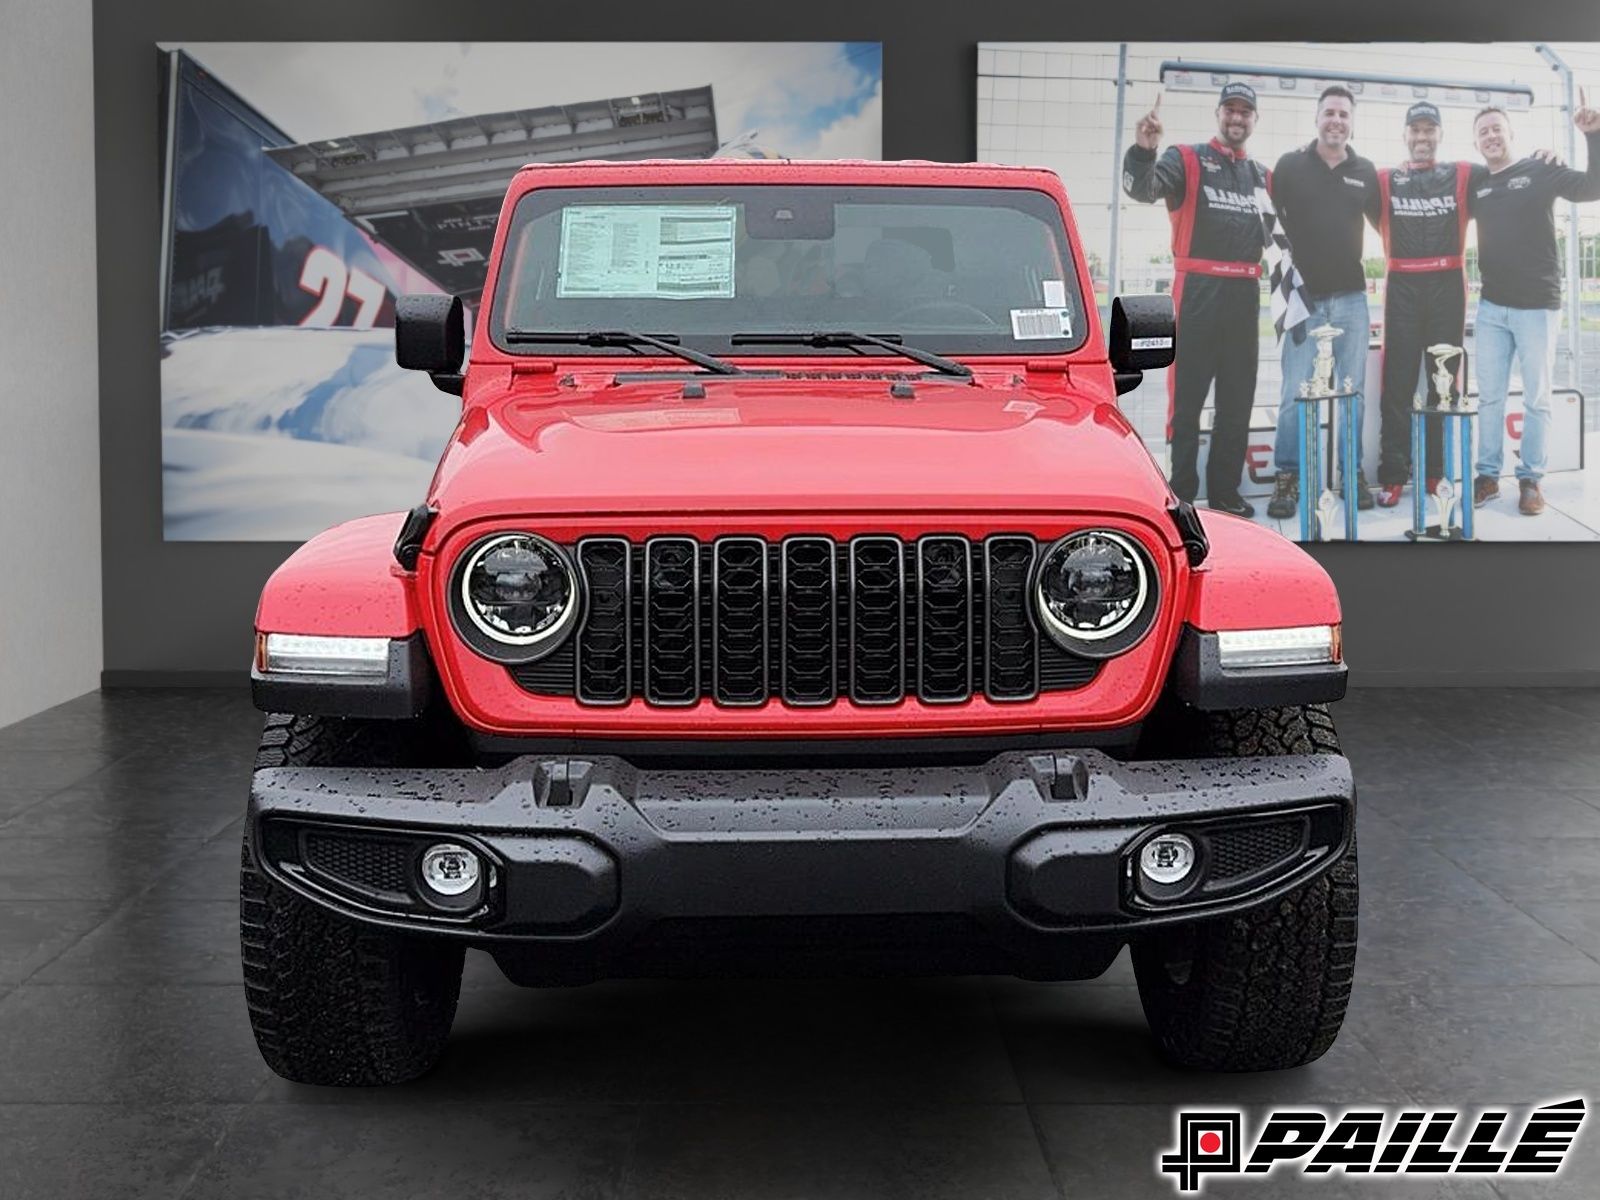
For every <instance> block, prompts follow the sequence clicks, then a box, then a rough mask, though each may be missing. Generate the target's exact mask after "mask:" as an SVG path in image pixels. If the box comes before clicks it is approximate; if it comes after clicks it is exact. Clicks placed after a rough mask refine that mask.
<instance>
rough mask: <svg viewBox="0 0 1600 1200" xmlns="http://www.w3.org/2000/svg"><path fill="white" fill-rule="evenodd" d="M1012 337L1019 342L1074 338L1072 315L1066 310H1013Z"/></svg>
mask: <svg viewBox="0 0 1600 1200" xmlns="http://www.w3.org/2000/svg"><path fill="white" fill-rule="evenodd" d="M1011 336H1012V337H1013V338H1015V339H1016V340H1017V341H1019V342H1033V341H1038V340H1039V339H1041V338H1069V337H1071V336H1072V313H1071V312H1070V311H1068V310H1067V309H1064V308H1013V309H1012V310H1011Z"/></svg>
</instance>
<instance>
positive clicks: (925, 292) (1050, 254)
mask: <svg viewBox="0 0 1600 1200" xmlns="http://www.w3.org/2000/svg"><path fill="white" fill-rule="evenodd" d="M1083 313H1084V309H1083V301H1082V298H1081V296H1080V295H1079V293H1078V285H1077V271H1076V268H1075V266H1074V265H1073V262H1072V258H1071V254H1070V250H1069V245H1068V242H1067V236H1066V230H1065V228H1064V226H1063V224H1062V219H1061V211H1060V209H1059V207H1058V206H1057V205H1056V202H1055V201H1054V200H1053V199H1051V198H1050V197H1049V196H1048V195H1046V194H1045V193H1043V192H1036V191H1030V190H1024V189H999V188H939V187H846V186H835V185H808V186H797V185H777V186H774V185H749V186H739V187H727V186H717V187H653V188H632V187H630V188H619V187H608V188H548V189H541V190H537V191H533V192H530V193H529V194H528V195H526V196H525V197H523V199H522V200H521V201H520V202H519V203H518V205H517V208H516V211H515V214H514V215H513V217H512V223H511V228H510V231H509V233H508V235H507V239H506V249H505V259H504V265H503V268H502V270H501V272H500V276H499V281H498V283H497V285H496V289H495V296H494V305H493V311H492V314H491V319H490V327H489V332H490V336H491V338H492V340H493V341H494V343H495V345H497V346H499V347H500V348H501V349H502V350H507V351H510V352H512V353H519V354H551V353H559V354H563V355H567V354H600V355H618V354H621V355H628V354H633V353H638V352H639V351H638V349H637V348H633V349H630V348H629V347H627V346H619V345H615V344H612V345H598V346H597V345H563V346H560V347H559V348H556V347H552V346H550V345H546V344H530V343H529V342H528V341H526V340H524V341H519V340H518V339H517V338H516V337H515V336H513V337H512V338H510V339H508V338H507V336H506V335H507V332H508V331H510V332H511V333H512V334H513V335H515V334H516V333H518V332H520V333H523V334H527V333H531V332H535V331H552V330H557V331H579V330H630V331H637V332H639V333H645V334H652V335H657V336H662V335H670V336H675V337H676V338H678V339H680V341H681V344H683V345H684V346H689V347H692V348H695V349H699V350H703V351H705V352H707V353H711V354H726V353H729V352H730V351H734V350H737V352H739V353H743V354H747V355H748V354H757V355H760V354H783V355H792V354H830V355H838V354H841V353H862V354H868V355H879V354H885V353H887V351H886V350H885V349H884V348H883V347H881V346H877V347H875V346H873V345H871V344H870V343H866V344H861V345H852V346H851V347H850V348H848V349H841V348H840V345H839V344H837V343H835V344H830V345H802V346H796V345H774V346H772V347H771V348H767V347H763V346H761V345H760V344H758V343H757V341H756V339H755V338H753V337H751V336H750V335H757V334H762V333H791V334H792V333H811V332H815V331H823V330H851V331H858V332H860V333H864V334H871V335H877V336H890V337H898V338H899V339H901V340H903V342H904V344H905V345H907V346H915V347H919V348H921V349H925V350H931V351H934V352H936V353H939V354H960V353H965V354H1040V353H1045V354H1050V353H1058V352H1061V351H1066V350H1072V349H1075V348H1076V347H1077V346H1079V345H1081V344H1082V343H1083V340H1084V337H1085V335H1086V332H1087V331H1086V329H1085V320H1084V315H1083ZM735 335H744V336H743V337H741V338H740V339H739V341H738V342H737V343H736V342H735V341H734V337H735ZM645 352H646V353H651V352H652V351H650V350H649V349H648V347H646V348H645Z"/></svg>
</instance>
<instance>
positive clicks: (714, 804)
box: [249, 750, 1355, 982]
mask: <svg viewBox="0 0 1600 1200" xmlns="http://www.w3.org/2000/svg"><path fill="white" fill-rule="evenodd" d="M1354 812H1355V790H1354V785H1353V782H1352V780H1351V776H1350V771H1349V766H1348V763H1347V762H1346V760H1345V759H1344V758H1343V757H1340V756H1337V755H1297V756H1285V757H1279V758H1255V759H1211V760H1174V761H1162V762H1138V763H1124V762H1120V761H1118V760H1115V759H1113V758H1111V757H1109V756H1108V755H1106V754H1105V753H1103V752H1101V751H1097V750H1074V751H1070V752H1059V753H1037V752H1034V753H1027V752H1008V753H1002V754H997V755H995V756H994V757H993V758H991V759H989V760H988V761H987V762H984V763H981V764H978V765H973V766H952V767H906V766H898V767H883V768H870V767H849V768H840V769H822V768H819V769H811V770H727V769H718V770H662V771H647V770H639V769H636V768H635V767H633V766H632V765H630V764H629V763H628V762H626V761H625V760H623V759H621V758H616V757H604V756H597V757H592V758H584V759H576V758H560V757H539V756H526V757H522V758H518V759H516V760H514V761H513V762H511V763H509V764H507V765H506V766H504V767H501V768H498V769H494V770H415V771H385V770H376V769H364V770H350V769H335V768H277V769H271V770H261V771H257V772H256V774H255V776H254V781H253V784H252V788H251V797H250V811H249V838H250V843H251V845H252V847H253V848H254V853H255V857H256V858H257V860H258V862H259V863H260V865H261V867H262V868H263V869H264V870H265V871H266V872H267V873H268V874H269V875H270V876H271V877H272V878H274V879H275V880H276V881H277V882H278V883H279V884H281V885H282V886H284V887H286V888H289V889H291V890H293V891H295V892H297V893H299V894H300V895H302V896H304V897H305V898H307V899H309V900H311V901H314V902H315V903H317V904H320V905H323V906H325V907H327V908H329V909H332V910H334V911H336V912H339V913H341V914H343V915H345V916H347V917H350V918H353V919H356V920H359V921H364V922H370V923H373V924H378V925H385V926H391V927H398V928H406V929H412V930H423V929H425V930H429V931H433V932H437V933H439V934H442V935H448V936H455V937H461V938H465V939H468V940H469V941H471V942H473V943H474V944H477V945H480V946H483V947H485V948H487V949H490V950H492V951H494V952H495V953H496V954H497V956H498V957H500V959H501V963H502V965H503V966H506V967H507V969H508V970H509V971H511V973H513V974H514V975H515V974H521V975H526V976H528V977H530V978H534V977H537V981H541V982H544V981H550V980H553V979H563V980H573V979H586V978H594V977H603V976H620V975H633V974H661V973H677V969H676V968H674V967H673V966H672V965H671V963H672V962H679V963H680V965H683V964H687V968H688V969H689V970H690V971H692V972H695V973H698V972H699V971H700V970H708V969H717V966H718V964H717V962H716V961H715V955H713V954H711V953H710V951H711V950H712V949H715V948H722V949H728V948H730V947H734V946H739V947H741V948H742V949H743V950H744V951H749V950H751V949H753V948H754V949H765V950H767V951H770V952H772V953H774V954H776V955H777V956H778V957H780V958H782V959H786V960H787V959H794V958H801V959H804V958H807V957H810V958H812V959H820V962H818V963H814V964H813V967H818V966H820V967H821V968H823V969H826V968H827V967H830V966H842V965H844V960H843V958H841V957H840V955H842V954H843V953H844V951H845V949H846V947H847V945H848V944H849V943H852V942H853V941H857V940H860V939H859V937H858V935H863V934H866V935H868V936H866V938H865V941H867V942H873V943H874V946H873V947H869V948H868V953H869V956H870V955H874V954H876V955H887V956H889V957H894V958H901V959H904V958H906V957H907V956H909V959H910V960H911V961H910V963H908V964H907V965H917V964H920V966H921V967H923V968H925V969H937V970H971V971H1004V972H1012V973H1017V974H1023V975H1029V976H1034V977H1040V978H1068V977H1074V976H1083V975H1094V974H1098V973H1099V971H1100V970H1103V969H1104V967H1105V966H1106V965H1107V964H1108V963H1109V961H1110V958H1111V957H1112V956H1113V955H1114V954H1115V952H1116V950H1117V948H1118V947H1120V946H1121V945H1122V944H1123V943H1124V942H1125V941H1126V940H1127V938H1128V937H1129V936H1130V935H1131V934H1133V933H1136V932H1137V931H1139V930H1141V929H1144V928H1147V927H1152V926H1157V925H1162V924H1167V923H1172V922H1178V921H1184V920H1193V919H1196V918H1200V917H1210V916H1215V915H1219V914H1221V913H1225V912H1230V911H1236V910H1240V909H1244V908H1249V907H1253V906H1255V905H1258V904H1262V903H1267V902H1270V901H1271V900H1272V899H1274V898H1275V897H1277V896H1279V895H1282V894H1283V893H1284V892H1287V891H1289V890H1290V889H1292V888H1294V887H1296V886H1298V885H1299V884H1301V883H1303V882H1305V881H1306V880H1307V879H1309V878H1311V877H1313V876H1315V875H1316V874H1317V873H1319V872H1320V871H1322V870H1324V869H1325V868H1326V867H1327V866H1328V865H1329V864H1331V863H1332V862H1333V861H1334V860H1335V859H1337V858H1338V857H1339V855H1340V854H1341V853H1343V851H1344V850H1345V849H1346V847H1347V845H1348V843H1349V840H1350V837H1351V833H1352V831H1353V829H1354ZM1167 831H1172V832H1183V833H1186V834H1188V835H1189V836H1190V837H1191V838H1192V839H1193V840H1194V842H1195V843H1196V845H1197V847H1198V849H1199V855H1198V865H1197V867H1196V869H1195V872H1194V875H1193V877H1192V881H1191V882H1189V883H1187V884H1186V885H1185V887H1183V888H1180V889H1179V890H1178V891H1177V892H1173V891H1172V890H1171V889H1168V894H1167V895H1166V896H1164V897H1161V898H1152V896H1150V895H1149V894H1147V893H1148V889H1141V885H1140V883H1139V880H1138V872H1137V870H1136V866H1135V864H1136V861H1137V856H1138V851H1139V849H1140V848H1141V846H1142V845H1143V844H1144V842H1145V841H1146V840H1147V839H1148V838H1149V837H1151V836H1153V835H1154V834H1156V833H1157V832H1167ZM442 840H448V841H451V842H454V843H457V844H460V845H464V846H467V847H469V848H470V849H472V850H473V851H475V852H476V853H477V854H478V855H479V858H480V862H481V863H482V865H483V872H482V879H483V887H482V891H481V894H479V895H477V896H476V897H475V898H474V899H473V901H472V905H471V907H470V909H461V908H459V907H458V908H456V909H454V910H445V909H441V908H440V907H439V906H438V905H437V904H435V903H432V902H430V900H429V898H428V893H427V891H426V888H425V886H424V885H423V883H422V882H421V878H420V875H419V872H418V867H417V864H418V862H419V860H420V858H421V856H422V853H423V851H424V850H425V849H426V848H427V847H428V846H431V845H433V844H435V843H437V842H439V841H442Z"/></svg>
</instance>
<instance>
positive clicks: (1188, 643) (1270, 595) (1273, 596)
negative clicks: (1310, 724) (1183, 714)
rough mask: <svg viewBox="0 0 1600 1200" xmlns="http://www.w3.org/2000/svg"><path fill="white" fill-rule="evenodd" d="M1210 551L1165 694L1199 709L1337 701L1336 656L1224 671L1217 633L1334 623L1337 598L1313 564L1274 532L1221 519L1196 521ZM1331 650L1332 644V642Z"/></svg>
mask: <svg viewBox="0 0 1600 1200" xmlns="http://www.w3.org/2000/svg"><path fill="white" fill-rule="evenodd" d="M1200 520H1201V522H1202V524H1203V525H1204V526H1205V531H1206V537H1207V539H1208V540H1209V541H1210V544H1211V552H1210V553H1209V554H1208V555H1207V556H1206V560H1205V562H1204V563H1203V564H1202V565H1201V566H1200V567H1199V568H1198V569H1197V570H1195V571H1194V572H1193V573H1192V574H1191V576H1190V588H1189V604H1188V612H1187V614H1186V616H1185V618H1184V630H1183V636H1182V637H1181V638H1180V640H1179V643H1178V651H1177V654H1176V656H1175V657H1174V658H1173V662H1172V674H1171V677H1170V678H1171V688H1172V691H1173V694H1174V695H1176V696H1177V698H1178V699H1180V700H1182V701H1184V702H1185V703H1187V704H1190V705H1193V706H1194V707H1195V708H1199V709H1210V710H1215V709H1237V708H1277V707H1283V706H1288V705H1300V704H1326V703H1329V702H1330V701H1334V700H1338V699H1341V698H1342V697H1343V696H1344V692H1345V684H1346V680H1347V677H1348V670H1347V668H1346V666H1345V664H1344V661H1343V657H1342V654H1337V653H1336V655H1335V660H1334V661H1333V662H1328V663H1316V664H1306V665H1300V666H1272V667H1233V668H1229V667H1224V666H1223V665H1222V660H1221V652H1220V647H1219V642H1220V639H1219V638H1218V636H1217V634H1218V633H1219V632H1220V631H1223V630H1230V629H1288V628H1292V627H1295V626H1300V625H1335V626H1337V625H1338V624H1339V619H1340V617H1339V594H1338V592H1336V591H1335V590H1334V587H1333V580H1332V579H1330V578H1328V573H1327V572H1326V571H1324V570H1323V569H1322V567H1321V565H1319V564H1318V563H1317V561H1316V560H1315V559H1314V558H1312V557H1311V556H1310V555H1309V554H1307V553H1306V552H1305V551H1304V550H1302V549H1301V548H1300V547H1299V546H1297V545H1295V544H1294V543H1293V542H1291V541H1289V540H1288V539H1287V538H1285V537H1283V536H1282V535H1280V534H1277V533H1274V532H1273V531H1272V530H1270V529H1264V528H1262V527H1261V526H1259V525H1254V524H1252V523H1250V522H1249V521H1244V520H1241V519H1240V518H1238V517H1233V516H1229V515H1227V514H1226V513H1216V512H1206V513H1202V514H1201V516H1200ZM1335 645H1336V646H1337V645H1338V642H1337V640H1336V641H1335Z"/></svg>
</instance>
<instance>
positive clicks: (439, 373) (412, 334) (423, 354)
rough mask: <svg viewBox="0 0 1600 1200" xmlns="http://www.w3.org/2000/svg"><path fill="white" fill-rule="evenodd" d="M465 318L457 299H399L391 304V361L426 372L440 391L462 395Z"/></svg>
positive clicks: (420, 297) (465, 342)
mask: <svg viewBox="0 0 1600 1200" xmlns="http://www.w3.org/2000/svg"><path fill="white" fill-rule="evenodd" d="M466 330H467V325H466V316H465V314H464V312H463V310H462V307H461V297H459V296H400V297H397V298H396V300H395V302H394V360H395V362H397V363H399V364H400V365H401V366H402V367H404V368H405V369H406V370H408V371H426V372H427V373H428V374H429V375H430V376H431V377H432V379H433V385H434V386H435V387H436V388H438V389H439V390H440V391H441V392H449V393H450V394H451V395H454V396H459V395H461V389H462V386H463V384H464V383H465V381H466V377H465V376H464V375H462V374H461V360H462V358H463V357H464V356H465V355H466V351H467V333H466Z"/></svg>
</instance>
